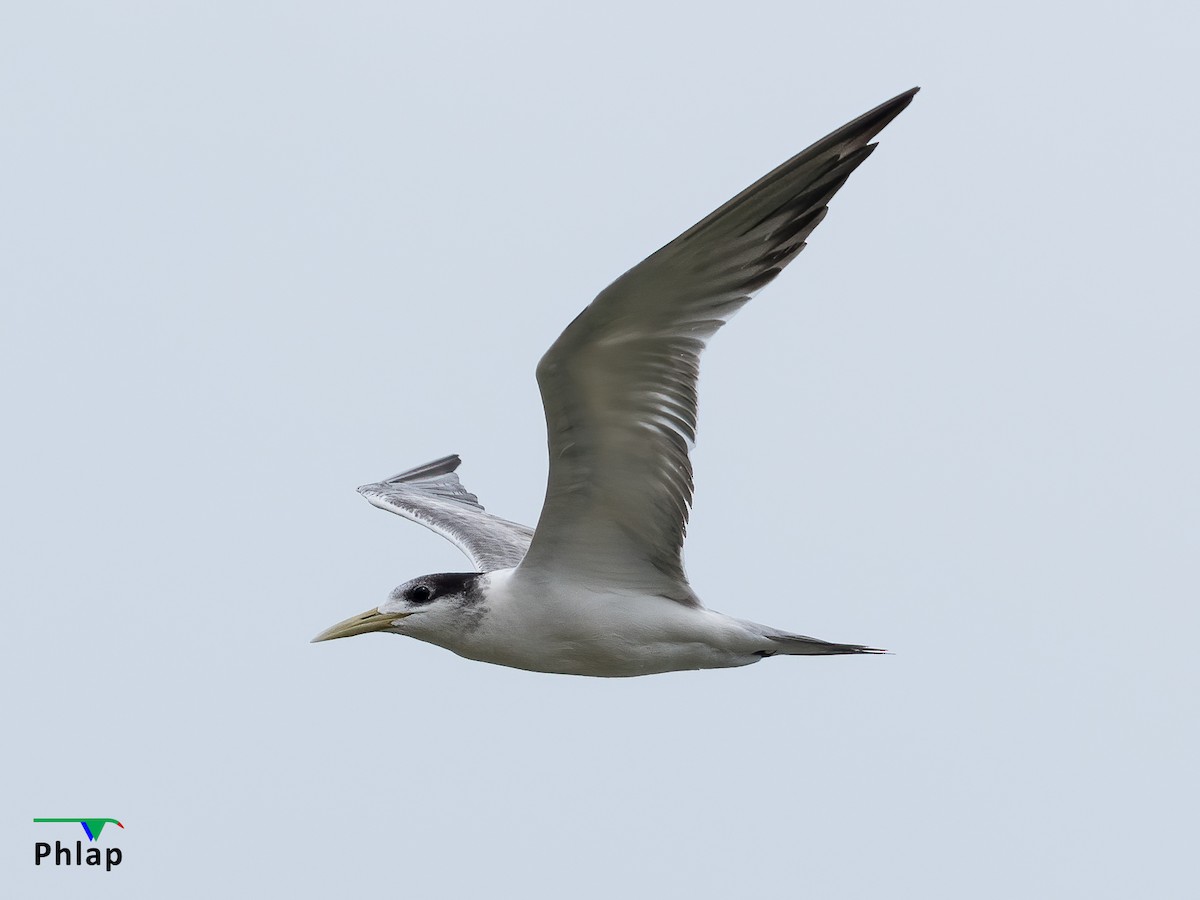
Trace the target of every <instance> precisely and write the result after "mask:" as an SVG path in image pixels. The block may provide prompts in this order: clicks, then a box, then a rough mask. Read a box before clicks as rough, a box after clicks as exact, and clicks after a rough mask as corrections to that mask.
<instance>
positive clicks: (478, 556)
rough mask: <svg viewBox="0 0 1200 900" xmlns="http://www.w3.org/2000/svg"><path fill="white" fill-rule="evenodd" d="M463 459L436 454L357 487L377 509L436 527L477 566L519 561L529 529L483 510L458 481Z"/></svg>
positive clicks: (482, 569)
mask: <svg viewBox="0 0 1200 900" xmlns="http://www.w3.org/2000/svg"><path fill="white" fill-rule="evenodd" d="M461 463H462V460H461V459H460V458H459V457H458V456H457V455H454V456H444V457H442V458H441V459H438V460H434V461H433V462H431V463H426V464H425V465H423V466H417V468H415V469H409V470H408V471H407V472H401V473H400V474H399V475H393V476H392V477H391V478H388V479H385V480H384V481H380V482H377V483H375V484H364V485H363V486H362V487H360V488H359V489H358V492H359V493H360V494H362V495H363V496H364V497H366V498H367V500H368V501H369V502H370V503H371V505H372V506H378V507H379V508H380V509H386V510H387V511H388V512H394V513H397V514H398V515H401V516H404V518H406V519H411V520H412V521H414V522H418V523H420V524H421V525H424V526H425V527H426V528H429V529H431V530H432V531H436V532H437V533H438V534H440V535H441V536H442V537H444V538H446V540H448V541H451V542H452V543H454V544H455V545H456V546H457V547H458V549H459V550H461V551H462V552H463V553H465V554H466V555H467V557H468V558H469V559H470V560H471V562H472V563H473V564H474V565H475V567H476V568H477V569H478V570H479V571H480V572H494V571H495V570H496V569H507V568H511V567H512V566H515V565H517V564H519V563H520V562H521V560H522V559H523V558H524V557H525V551H526V550H527V549H528V548H529V541H530V539H531V538H532V537H533V529H532V528H527V527H525V526H524V525H518V524H517V523H516V522H509V521H508V520H507V519H501V518H500V517H499V516H493V515H492V514H491V513H487V512H484V509H483V506H481V505H480V503H479V498H478V497H476V496H475V495H474V494H472V493H471V492H469V491H468V490H467V489H466V488H465V487H463V485H462V482H461V481H459V480H458V476H457V475H456V474H454V470H455V469H457V468H458V467H459V465H460V464H461Z"/></svg>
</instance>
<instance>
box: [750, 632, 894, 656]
mask: <svg viewBox="0 0 1200 900" xmlns="http://www.w3.org/2000/svg"><path fill="white" fill-rule="evenodd" d="M760 627H761V626H760ZM762 632H763V637H765V638H767V640H768V641H770V643H771V648H770V649H767V650H761V651H759V655H760V656H774V655H775V654H776V653H781V654H783V655H784V656H834V655H840V654H843V653H887V651H886V650H881V649H879V648H878V647H867V646H865V645H863V644H835V643H833V642H832V641H823V640H821V639H820V638H814V637H808V636H807V635H803V634H788V633H787V632H786V631H776V630H775V629H773V628H763V629H762ZM776 648H778V649H776Z"/></svg>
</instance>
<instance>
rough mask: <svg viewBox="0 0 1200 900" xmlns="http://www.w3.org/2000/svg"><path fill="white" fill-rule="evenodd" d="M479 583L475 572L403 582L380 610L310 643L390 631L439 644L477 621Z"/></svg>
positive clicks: (354, 618) (329, 630) (338, 626)
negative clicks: (370, 632) (371, 632)
mask: <svg viewBox="0 0 1200 900" xmlns="http://www.w3.org/2000/svg"><path fill="white" fill-rule="evenodd" d="M482 579H483V576H482V575H480V573H478V572H461V573H459V572H455V573H449V574H443V575H422V576H421V577H420V578H414V579H413V580H412V581H406V582H404V584H402V585H400V586H399V587H398V588H396V589H395V590H394V591H392V592H391V594H389V595H388V598H387V600H386V601H384V602H383V603H381V604H380V605H379V606H377V607H376V608H374V609H369V610H367V611H366V612H365V613H361V614H359V615H357V616H351V617H350V618H349V619H346V620H345V621H344V622H338V623H337V624H336V625H334V626H333V627H332V628H326V629H325V630H324V631H322V632H321V633H320V634H318V635H317V636H316V637H315V638H313V643H314V644H315V643H316V642H317V641H331V640H333V639H334V638H344V637H353V636H354V635H356V634H366V633H367V632H369V631H389V632H391V633H392V634H407V635H409V636H410V637H415V638H419V639H420V640H424V641H430V642H432V643H435V644H442V643H443V642H445V641H447V640H451V639H452V638H453V636H454V635H455V634H457V633H458V632H460V631H461V630H463V629H464V628H467V627H469V625H470V623H471V622H472V621H474V620H475V619H476V618H477V615H478V613H479V612H480V609H479V607H480V604H481V603H482V600H483V591H482V585H481V581H482Z"/></svg>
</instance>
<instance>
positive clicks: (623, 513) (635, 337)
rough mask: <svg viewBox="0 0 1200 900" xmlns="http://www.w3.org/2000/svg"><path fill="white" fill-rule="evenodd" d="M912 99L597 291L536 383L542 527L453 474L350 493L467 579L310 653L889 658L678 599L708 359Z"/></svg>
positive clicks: (585, 667)
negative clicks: (496, 508) (508, 516)
mask: <svg viewBox="0 0 1200 900" xmlns="http://www.w3.org/2000/svg"><path fill="white" fill-rule="evenodd" d="M917 90H918V88H913V89H912V90H909V91H906V92H905V93H903V94H900V95H899V96H898V97H895V98H893V99H892V100H889V101H887V102H886V103H883V104H882V105H880V106H878V107H876V108H875V109H873V110H871V111H870V112H868V113H865V114H864V115H862V116H859V117H858V118H857V119H855V120H854V121H852V122H850V123H849V124H847V125H844V126H843V127H841V128H839V129H838V130H836V131H834V132H833V133H832V134H830V135H828V136H827V137H825V138H822V139H821V140H819V141H817V142H816V143H815V144H813V145H812V146H811V147H809V148H808V149H807V150H804V151H802V152H800V153H798V154H797V155H796V156H794V157H792V158H791V159H789V160H788V161H787V162H785V163H784V164H783V165H781V166H779V168H777V169H775V170H774V171H773V172H771V173H770V174H768V175H766V176H765V177H763V178H762V179H760V180H759V181H757V182H755V183H754V184H753V185H751V186H750V187H748V188H747V189H746V190H744V191H742V193H740V194H738V195H737V196H736V197H734V198H733V199H732V200H730V201H729V202H728V203H726V204H725V205H724V206H721V207H720V208H719V209H717V210H716V211H715V212H713V213H712V214H710V215H709V216H707V217H706V218H704V219H702V220H701V221H700V222H699V223H697V224H696V225H694V226H692V227H691V228H689V229H688V230H687V231H685V232H684V233H683V234H681V235H680V236H679V237H677V238H676V239H675V240H673V241H671V242H670V243H669V244H667V245H666V246H665V247H663V248H662V249H661V250H659V251H658V252H656V253H654V254H653V255H652V256H650V257H648V258H647V259H645V260H644V261H642V262H641V263H639V264H638V265H636V266H634V267H633V268H632V269H630V270H629V271H628V272H626V273H625V274H624V275H622V276H621V277H620V278H618V279H617V280H616V281H614V282H613V283H612V284H611V285H609V286H608V287H607V288H605V289H604V290H603V291H601V292H600V294H599V295H598V296H597V297H596V299H595V300H593V301H592V303H591V304H590V305H589V306H588V307H587V308H586V309H584V311H583V312H582V313H580V315H579V316H578V317H576V319H575V320H574V321H573V322H572V323H571V324H570V325H568V326H567V328H566V330H565V331H563V333H562V334H561V335H560V336H559V338H558V339H557V340H556V341H555V342H554V343H553V345H551V347H550V349H549V350H548V351H547V352H546V354H545V356H543V357H542V359H541V361H540V362H539V363H538V366H537V381H538V386H539V387H540V389H541V394H542V403H543V406H544V407H545V411H546V431H547V435H548V444H549V456H550V470H549V477H548V479H547V485H546V498H545V501H544V504H543V506H542V514H541V518H540V519H539V520H538V524H537V528H536V529H533V528H528V527H526V526H524V525H519V524H517V523H515V522H510V521H507V520H505V519H501V518H499V517H497V516H494V515H491V514H490V513H487V512H485V511H484V508H483V507H482V506H481V505H480V503H479V500H478V498H476V496H475V495H474V494H471V493H469V492H468V491H467V490H466V488H465V487H464V486H463V485H462V483H461V482H460V481H459V478H458V475H457V474H456V470H457V468H458V466H459V463H460V460H459V458H458V456H447V457H444V458H442V459H439V460H436V461H434V462H431V463H427V464H426V465H423V466H419V467H417V468H415V469H411V470H409V471H407V472H402V473H401V474H399V475H394V476H392V477H391V478H387V479H385V480H383V481H380V482H377V483H375V484H368V485H364V486H362V487H360V488H359V489H358V491H359V493H361V494H362V495H363V496H364V497H366V499H367V500H368V501H370V503H371V504H372V505H374V506H377V507H379V508H380V509H386V510H388V511H390V512H393V513H397V514H399V515H401V516H403V517H405V518H406V519H410V520H412V521H414V522H418V523H420V524H421V525H424V526H425V527H427V528H430V529H432V530H433V531H435V532H437V533H438V534H440V535H442V536H443V537H445V538H447V539H448V540H450V541H452V542H453V543H454V544H456V545H457V546H458V547H459V549H460V550H462V551H463V553H465V554H466V556H467V557H468V558H469V559H470V560H471V565H472V566H473V568H474V571H471V572H464V573H443V574H436V575H424V576H421V577H420V578H414V579H412V580H411V581H407V582H405V583H404V584H402V585H400V586H399V587H398V588H396V589H395V590H393V591H392V592H391V594H390V595H389V596H388V598H387V600H386V601H384V602H383V603H382V604H381V605H379V606H378V607H376V608H374V609H371V610H368V611H367V612H365V613H363V614H362V615H358V616H354V617H353V618H350V619H346V620H345V621H344V622H340V623H338V624H337V625H334V626H333V627H332V628H329V629H327V630H326V631H323V632H322V633H321V634H319V635H317V636H316V637H315V638H313V640H314V642H315V641H327V640H331V639H333V638H343V637H350V636H352V635H358V634H365V633H367V632H372V631H382V632H390V633H392V634H403V635H408V636H409V637H413V638H417V639H418V640H422V641H427V642H429V643H431V644H436V645H438V646H440V647H444V648H446V649H447V650H451V651H453V652H454V653H457V654H458V655H459V656H463V657H466V658H468V659H473V660H479V661H482V662H487V663H494V664H497V665H502V666H511V667H513V668H517V669H527V670H531V671H535V672H550V673H559V674H567V675H591V676H604V677H623V676H634V675H652V674H657V673H661V672H672V671H681V670H690V669H713V668H725V667H731V666H745V665H749V664H751V663H756V662H759V661H760V660H762V659H765V658H768V657H772V656H776V655H782V656H827V655H835V654H852V653H881V652H883V651H881V650H878V649H875V648H873V647H867V646H864V645H862V644H838V643H832V642H830V641H824V640H820V639H818V638H813V637H808V636H806V635H801V634H793V633H791V632H787V631H781V630H779V629H777V628H771V627H769V626H766V625H759V624H757V623H755V622H750V621H746V620H743V619H736V618H733V617H731V616H726V615H723V614H722V613H719V612H716V611H715V610H712V609H709V608H707V607H706V606H704V605H703V604H702V603H701V602H700V598H699V597H698V596H697V595H696V593H695V591H693V590H692V587H691V585H690V584H689V583H688V579H687V576H686V574H685V573H684V567H683V557H682V551H683V540H684V533H685V530H686V527H687V521H688V513H689V510H690V508H691V503H692V490H693V486H692V465H691V462H690V460H689V457H688V454H689V451H690V449H691V447H692V446H693V443H694V441H695V437H696V391H697V378H698V375H699V364H700V354H701V351H703V350H704V348H705V346H706V345H707V343H708V341H709V339H710V338H711V337H712V336H713V335H714V334H715V333H716V332H717V331H718V330H719V329H720V328H721V326H722V325H724V324H725V323H726V322H727V321H729V319H730V317H731V316H732V315H733V314H734V313H735V312H737V311H738V310H739V309H741V307H742V306H744V305H745V304H746V302H747V301H749V300H750V298H751V297H752V296H754V294H756V293H757V292H758V291H759V290H760V289H762V288H763V287H765V286H766V285H767V284H769V283H770V282H771V281H773V280H774V279H775V276H776V275H778V274H779V273H780V271H781V270H782V269H783V268H784V266H786V265H787V264H788V263H790V262H791V261H792V260H793V259H795V258H796V256H797V254H799V253H800V251H801V250H803V249H804V247H805V242H806V240H807V238H808V236H809V234H811V233H812V231H813V229H814V228H816V227H817V225H818V224H820V222H821V220H822V219H824V218H825V213H826V212H827V210H828V206H827V204H828V203H829V201H830V199H831V198H832V197H833V195H834V194H836V193H837V191H838V190H839V189H840V188H841V186H842V185H843V184H844V183H845V182H846V179H847V178H849V177H850V173H851V172H853V171H854V170H855V169H856V168H858V166H859V165H861V164H862V162H863V161H864V160H865V159H866V158H867V157H868V156H870V154H871V152H872V151H873V150H874V149H875V146H876V145H875V144H872V143H870V141H871V138H873V137H874V136H875V135H876V134H878V133H879V132H880V131H881V130H882V129H883V128H884V126H886V125H887V124H888V123H889V122H891V121H892V119H894V118H895V117H896V116H897V115H899V114H900V112H901V111H902V110H904V108H905V107H907V106H908V104H909V103H910V102H911V101H912V98H913V96H914V95H915V94H916V92H917Z"/></svg>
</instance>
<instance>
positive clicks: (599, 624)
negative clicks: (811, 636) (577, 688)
mask: <svg viewBox="0 0 1200 900" xmlns="http://www.w3.org/2000/svg"><path fill="white" fill-rule="evenodd" d="M446 646H447V648H448V649H450V650H453V651H454V652H455V653H458V654H459V655H460V656H465V657H467V658H469V659H477V660H481V661H483V662H489V663H496V664H498V665H504V666H512V667H514V668H518V669H529V670H532V671H535V672H554V673H558V674H566V675H595V676H609V677H621V676H632V675H652V674H656V673H659V672H674V671H679V670H687V669H716V668H726V667H729V666H744V665H748V664H750V663H754V662H758V661H759V660H760V659H761V658H762V657H761V656H760V655H759V651H761V650H763V649H764V648H765V647H767V646H768V642H766V641H765V640H764V639H763V637H762V636H761V635H758V634H755V633H754V632H752V631H750V630H749V629H747V628H746V627H745V626H744V625H743V624H741V623H740V622H738V621H736V620H734V619H730V618H729V617H728V616H724V615H722V614H721V613H718V612H714V611H712V610H709V609H704V608H698V607H693V606H686V605H684V604H682V603H679V602H678V601H675V600H670V599H667V598H666V597H661V596H645V595H639V594H633V593H611V592H607V591H605V592H600V591H594V590H588V589H586V588H582V587H576V586H571V587H570V588H569V589H567V590H565V591H563V590H560V591H552V590H547V589H546V588H545V587H543V586H538V585H531V584H517V583H514V581H513V579H512V578H511V570H509V571H502V572H494V573H492V575H491V576H490V581H489V584H488V589H487V601H486V610H485V612H484V615H483V616H482V617H481V620H480V622H479V624H478V627H476V628H474V629H472V630H470V631H468V632H464V633H463V634H462V635H461V636H460V639H456V640H454V641H453V642H448V643H447V644H446Z"/></svg>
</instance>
